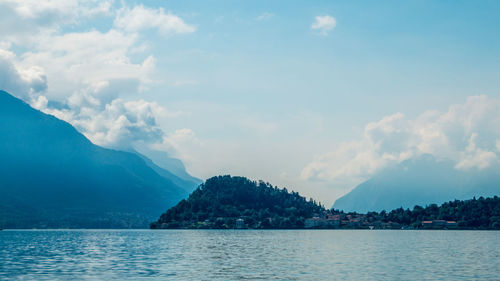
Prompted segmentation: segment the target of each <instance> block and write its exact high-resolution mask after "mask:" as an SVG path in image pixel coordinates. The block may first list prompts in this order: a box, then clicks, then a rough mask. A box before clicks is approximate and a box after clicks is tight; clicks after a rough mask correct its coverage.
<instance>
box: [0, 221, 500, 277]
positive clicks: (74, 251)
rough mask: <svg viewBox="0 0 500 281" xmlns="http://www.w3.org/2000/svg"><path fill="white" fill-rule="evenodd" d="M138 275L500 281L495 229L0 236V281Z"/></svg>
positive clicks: (499, 244)
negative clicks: (8, 280) (9, 280)
mask: <svg viewBox="0 0 500 281" xmlns="http://www.w3.org/2000/svg"><path fill="white" fill-rule="evenodd" d="M140 277H153V279H160V280H165V279H171V280H238V279H251V280H341V279H343V280H457V279H458V280H470V279H475V280H477V279H481V280H500V232H498V231H366V230H298V231H293V230H276V231H258V230H163V231H162V230H157V231H151V230H52V231H50V230H44V231H13V230H12V231H11V230H4V231H1V232H0V279H2V280H3V279H36V280H41V279H45V280H54V279H72V280H75V279H101V280H110V279H122V280H123V279H133V280H135V279H138V278H140ZM149 279H151V278H148V280H149Z"/></svg>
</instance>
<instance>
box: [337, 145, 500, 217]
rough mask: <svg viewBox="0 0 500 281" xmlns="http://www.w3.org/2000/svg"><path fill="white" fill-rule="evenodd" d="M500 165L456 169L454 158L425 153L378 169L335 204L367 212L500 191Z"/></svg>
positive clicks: (494, 193) (347, 208)
mask: <svg viewBox="0 0 500 281" xmlns="http://www.w3.org/2000/svg"><path fill="white" fill-rule="evenodd" d="M498 168H499V167H497V166H493V167H490V168H487V169H482V170H478V169H470V170H467V171H463V170H457V169H455V164H454V163H453V162H452V161H446V160H437V159H435V158H434V157H433V156H431V155H423V156H420V157H418V158H415V159H411V160H406V161H404V162H402V163H400V164H398V165H396V166H393V167H390V168H387V169H385V170H383V171H381V172H379V173H378V174H376V175H375V176H373V177H372V178H370V179H369V180H367V181H365V182H363V183H361V184H360V185H358V186H356V187H355V188H354V189H353V190H352V191H350V192H349V193H347V194H346V195H344V196H342V197H341V198H339V199H337V201H335V203H334V205H333V208H335V209H341V210H344V211H356V212H363V213H365V212H368V211H381V210H392V209H396V208H399V207H403V208H413V207H414V206H415V205H420V206H425V205H428V204H432V203H436V204H441V203H444V202H446V201H450V200H454V199H459V200H464V199H470V198H473V197H474V196H476V197H478V196H485V197H488V196H494V195H499V194H500V169H498Z"/></svg>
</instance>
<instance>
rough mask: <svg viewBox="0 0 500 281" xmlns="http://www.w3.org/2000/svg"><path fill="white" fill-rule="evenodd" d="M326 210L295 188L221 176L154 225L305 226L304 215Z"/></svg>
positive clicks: (201, 187) (199, 189) (309, 215)
mask: <svg viewBox="0 0 500 281" xmlns="http://www.w3.org/2000/svg"><path fill="white" fill-rule="evenodd" d="M323 211H324V208H323V207H322V206H320V205H318V204H317V203H316V202H313V201H308V200H306V199H305V198H304V197H302V196H300V195H299V194H298V193H296V192H288V191H287V190H286V189H279V188H277V187H273V186H271V185H270V184H269V183H264V182H262V181H261V182H255V181H251V180H249V179H247V178H244V177H231V176H218V177H213V178H210V179H208V180H207V181H206V182H205V183H203V184H201V185H200V186H199V187H198V188H197V189H196V190H195V191H194V192H193V193H192V194H191V195H189V198H188V199H187V200H182V201H181V202H179V204H177V205H176V206H175V207H172V208H171V209H169V210H168V211H167V212H166V213H164V214H163V215H161V217H160V219H159V220H158V221H156V222H154V223H152V224H151V228H153V229H156V228H217V229H220V228H235V227H248V228H304V222H305V219H307V218H310V217H312V216H313V214H315V213H320V212H323ZM238 222H239V223H240V224H239V225H238Z"/></svg>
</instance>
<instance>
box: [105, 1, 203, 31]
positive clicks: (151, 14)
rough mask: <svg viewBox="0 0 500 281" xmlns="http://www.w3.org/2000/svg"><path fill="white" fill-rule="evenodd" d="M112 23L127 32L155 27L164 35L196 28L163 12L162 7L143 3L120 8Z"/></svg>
mask: <svg viewBox="0 0 500 281" xmlns="http://www.w3.org/2000/svg"><path fill="white" fill-rule="evenodd" d="M114 25H115V27H116V28H118V29H122V30H125V31H127V32H138V31H141V30H144V29H152V28H155V29H158V30H159V31H160V32H161V33H163V34H165V35H170V34H175V33H178V34H183V33H192V32H194V31H195V30H196V28H195V27H194V26H191V25H189V24H187V23H185V22H184V20H182V19H181V18H180V17H178V16H176V15H174V14H171V13H165V11H164V10H163V8H159V9H151V8H147V7H144V6H143V5H139V6H135V7H134V8H132V9H129V8H127V7H123V8H122V9H120V10H119V11H118V14H117V17H116V19H115V23H114Z"/></svg>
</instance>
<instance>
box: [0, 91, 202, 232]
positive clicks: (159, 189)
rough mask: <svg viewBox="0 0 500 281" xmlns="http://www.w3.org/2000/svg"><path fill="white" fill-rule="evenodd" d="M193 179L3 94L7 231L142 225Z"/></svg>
mask: <svg viewBox="0 0 500 281" xmlns="http://www.w3.org/2000/svg"><path fill="white" fill-rule="evenodd" d="M167 175H168V176H167ZM195 184H196V183H193V182H190V181H186V180H184V179H182V178H180V177H177V176H175V175H174V174H172V173H169V172H168V171H166V170H164V169H162V168H160V167H159V166H157V165H156V164H154V163H153V162H152V161H151V160H149V159H147V158H145V157H144V156H138V155H137V154H134V153H129V152H124V151H117V150H111V149H105V148H102V147H99V146H97V145H94V144H92V143H91V142H90V141H89V140H88V139H87V138H85V137H84V136H83V135H82V134H80V133H79V132H78V131H77V130H76V129H75V128H74V127H73V126H71V125H70V124H69V123H66V122H64V121H61V120H59V119H57V118H56V117H54V116H51V115H47V114H44V113H42V112H40V111H38V110H35V109H33V108H31V107H30V106H29V105H28V104H26V103H24V102H23V101H21V100H19V99H17V98H15V97H13V96H11V95H9V94H8V93H6V92H3V91H0V192H1V194H2V196H0V227H2V228H143V227H147V226H148V225H149V222H150V221H151V220H152V219H154V218H155V217H157V216H158V215H159V214H161V213H162V212H164V211H165V209H166V208H168V207H169V206H173V205H174V204H175V203H177V202H178V201H179V200H181V199H182V198H184V197H186V196H187V195H188V194H189V191H191V190H193V189H194V188H195V187H196V186H195Z"/></svg>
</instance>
